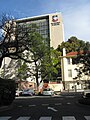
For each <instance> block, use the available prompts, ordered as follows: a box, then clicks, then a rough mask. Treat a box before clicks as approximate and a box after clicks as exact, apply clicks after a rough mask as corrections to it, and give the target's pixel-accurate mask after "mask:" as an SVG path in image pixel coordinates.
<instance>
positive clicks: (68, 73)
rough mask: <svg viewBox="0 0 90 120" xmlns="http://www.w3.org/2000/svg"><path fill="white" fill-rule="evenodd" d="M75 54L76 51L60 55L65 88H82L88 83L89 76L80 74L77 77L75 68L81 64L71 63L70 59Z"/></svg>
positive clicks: (89, 81)
mask: <svg viewBox="0 0 90 120" xmlns="http://www.w3.org/2000/svg"><path fill="white" fill-rule="evenodd" d="M76 55H77V52H70V53H68V54H66V53H65V49H63V56H62V57H61V69H62V82H63V84H64V89H65V90H82V89H84V88H85V87H86V86H87V85H88V84H89V83H90V76H87V75H84V74H82V77H78V78H77V74H78V72H77V70H76V69H78V70H79V69H80V67H81V66H82V64H80V63H79V64H73V62H72V59H73V57H75V56H76Z"/></svg>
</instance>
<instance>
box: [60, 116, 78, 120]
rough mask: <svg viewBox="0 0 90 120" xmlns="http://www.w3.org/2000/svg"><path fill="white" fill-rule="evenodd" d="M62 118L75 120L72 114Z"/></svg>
mask: <svg viewBox="0 0 90 120" xmlns="http://www.w3.org/2000/svg"><path fill="white" fill-rule="evenodd" d="M62 120H76V119H75V117H74V116H64V117H62Z"/></svg>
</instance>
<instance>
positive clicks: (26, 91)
mask: <svg viewBox="0 0 90 120" xmlns="http://www.w3.org/2000/svg"><path fill="white" fill-rule="evenodd" d="M34 94H35V92H34V90H33V89H24V90H23V91H22V95H23V96H32V95H34Z"/></svg>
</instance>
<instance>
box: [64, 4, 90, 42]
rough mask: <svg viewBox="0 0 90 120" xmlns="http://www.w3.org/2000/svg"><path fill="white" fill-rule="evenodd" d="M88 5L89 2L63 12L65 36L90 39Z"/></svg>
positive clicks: (89, 7)
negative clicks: (65, 12)
mask: <svg viewBox="0 0 90 120" xmlns="http://www.w3.org/2000/svg"><path fill="white" fill-rule="evenodd" d="M89 11H90V6H89V4H86V5H83V6H79V7H77V8H75V9H71V11H70V10H69V13H68V12H67V13H68V14H65V16H64V18H63V20H64V26H65V38H66V39H68V38H69V37H71V36H76V37H77V38H79V39H82V40H85V41H90V27H89V26H90V13H89Z"/></svg>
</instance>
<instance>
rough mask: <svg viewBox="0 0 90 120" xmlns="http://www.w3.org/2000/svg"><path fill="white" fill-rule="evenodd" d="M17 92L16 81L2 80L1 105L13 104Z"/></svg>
mask: <svg viewBox="0 0 90 120" xmlns="http://www.w3.org/2000/svg"><path fill="white" fill-rule="evenodd" d="M15 90H16V86H15V81H13V80H10V79H2V78H0V104H1V105H9V104H11V103H12V102H13V100H14V99H15Z"/></svg>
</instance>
